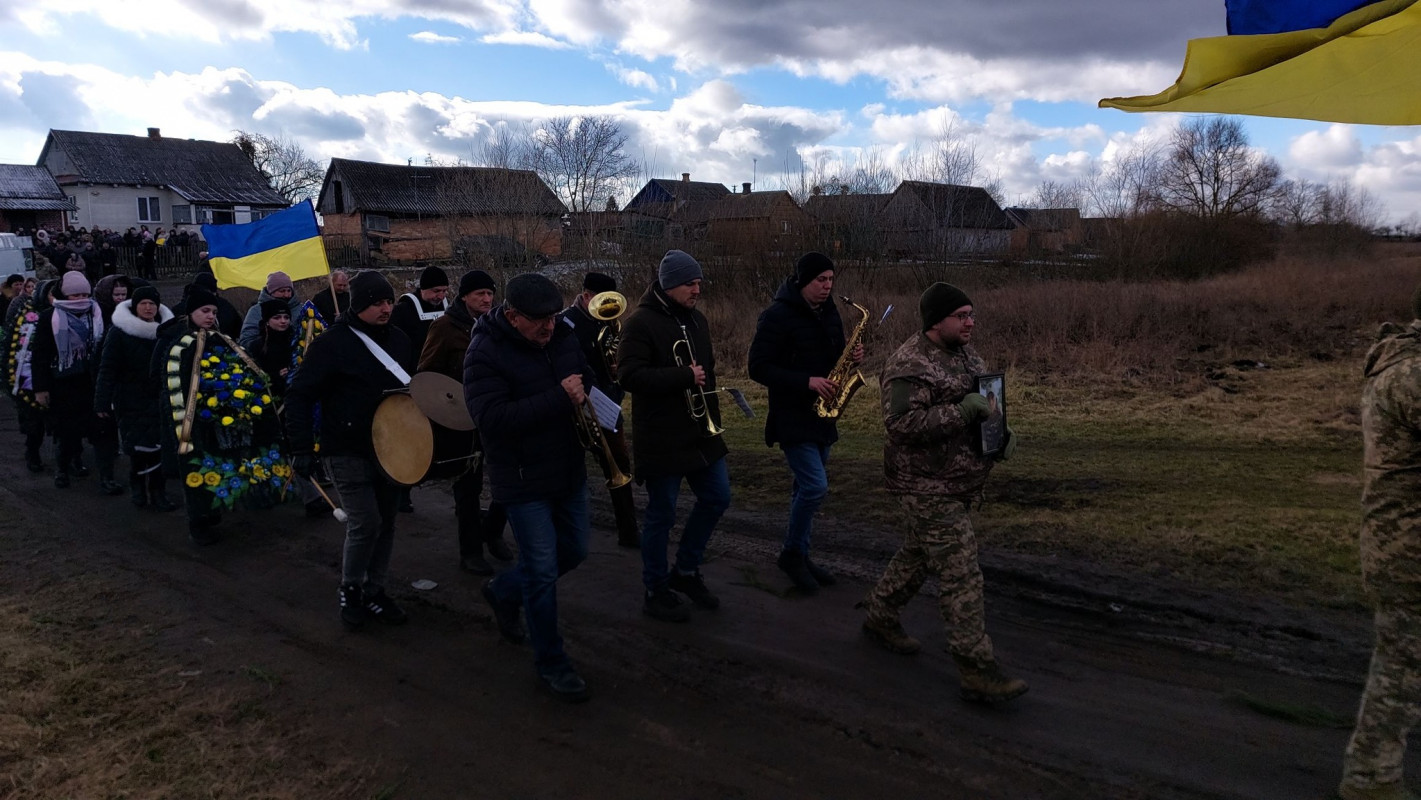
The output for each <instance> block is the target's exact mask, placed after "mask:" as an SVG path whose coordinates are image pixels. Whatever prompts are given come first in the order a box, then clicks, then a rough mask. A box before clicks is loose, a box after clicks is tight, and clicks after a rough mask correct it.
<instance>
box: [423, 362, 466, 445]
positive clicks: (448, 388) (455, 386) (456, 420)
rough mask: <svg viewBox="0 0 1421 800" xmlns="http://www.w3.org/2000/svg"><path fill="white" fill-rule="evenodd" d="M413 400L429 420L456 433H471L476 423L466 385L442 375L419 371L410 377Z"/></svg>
mask: <svg viewBox="0 0 1421 800" xmlns="http://www.w3.org/2000/svg"><path fill="white" fill-rule="evenodd" d="M410 397H413V398H414V402H415V404H416V405H418V406H419V410H420V411H423V412H424V415H425V416H426V417H429V418H430V419H432V420H434V421H435V422H437V423H439V424H440V425H443V426H444V427H446V428H448V429H450V430H454V431H471V430H473V429H474V420H473V418H471V417H470V416H469V409H468V407H467V406H465V405H464V386H463V384H461V383H459V382H458V381H456V380H454V379H453V378H451V377H449V376H448V375H445V374H443V373H440V372H419V373H416V374H415V376H414V377H413V378H410Z"/></svg>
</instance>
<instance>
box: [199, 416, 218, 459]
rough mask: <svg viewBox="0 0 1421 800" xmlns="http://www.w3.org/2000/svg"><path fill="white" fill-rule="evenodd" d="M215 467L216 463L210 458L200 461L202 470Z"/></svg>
mask: <svg viewBox="0 0 1421 800" xmlns="http://www.w3.org/2000/svg"><path fill="white" fill-rule="evenodd" d="M203 413H206V412H203ZM215 466H217V462H216V461H213V460H212V459H211V458H204V459H203V460H202V468H203V469H212V468H213V467H215Z"/></svg>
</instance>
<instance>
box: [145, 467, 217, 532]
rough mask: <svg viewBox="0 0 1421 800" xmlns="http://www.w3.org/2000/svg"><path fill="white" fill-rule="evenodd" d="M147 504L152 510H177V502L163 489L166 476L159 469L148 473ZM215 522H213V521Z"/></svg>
mask: <svg viewBox="0 0 1421 800" xmlns="http://www.w3.org/2000/svg"><path fill="white" fill-rule="evenodd" d="M147 477H148V505H149V506H151V507H152V508H153V510H154V511H177V510H178V504H177V503H174V502H173V500H172V498H170V497H168V494H167V492H164V491H163V484H165V483H167V478H164V477H163V471H162V470H161V469H155V470H153V471H152V472H150V473H148V475H147ZM214 524H215V523H214Z"/></svg>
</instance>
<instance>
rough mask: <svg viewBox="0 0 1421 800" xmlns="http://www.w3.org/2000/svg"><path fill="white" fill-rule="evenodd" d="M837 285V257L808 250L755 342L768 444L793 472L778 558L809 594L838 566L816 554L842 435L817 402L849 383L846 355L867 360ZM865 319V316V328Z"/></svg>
mask: <svg viewBox="0 0 1421 800" xmlns="http://www.w3.org/2000/svg"><path fill="white" fill-rule="evenodd" d="M833 291H834V262H833V261H832V260H830V259H829V257H828V256H826V255H824V254H822V253H805V254H804V255H803V256H802V257H801V258H800V259H799V262H798V263H797V264H795V268H794V274H793V275H790V276H789V277H788V278H786V279H785V282H784V283H783V284H782V285H781V286H780V288H779V291H778V292H776V293H775V298H774V301H773V302H771V303H770V306H769V307H768V308H766V309H765V310H764V311H763V312H762V313H761V314H760V320H759V323H758V324H757V325H756V326H755V338H754V339H753V340H752V341H751V343H750V365H749V366H750V378H751V379H752V380H754V381H755V382H757V383H762V384H764V385H765V387H766V388H768V389H769V393H770V413H769V415H768V416H767V417H766V419H765V444H766V446H769V447H773V446H774V445H775V444H776V443H778V444H779V446H780V450H781V451H782V452H783V453H784V456H785V463H786V464H787V465H788V466H789V471H790V474H791V475H792V476H793V481H792V482H791V484H790V492H789V522H788V524H787V525H786V526H785V538H784V548H783V549H782V550H781V551H780V555H779V560H778V562H777V563H778V566H779V568H780V569H781V570H783V571H784V572H785V574H786V575H788V576H789V578H790V580H791V581H793V582H794V585H795V587H796V588H797V589H799V591H801V592H803V593H805V594H813V593H814V592H815V591H817V590H818V589H819V587H820V586H832V585H833V584H834V583H835V579H834V575H833V573H831V572H829V571H828V570H826V569H824V568H823V567H820V566H819V565H818V564H816V563H814V561H813V560H812V559H811V558H810V556H809V545H810V535H811V533H812V531H813V529H814V515H815V514H816V513H817V512H818V511H819V506H820V505H822V504H823V502H824V498H825V496H826V495H828V493H829V475H828V465H829V450H830V448H831V447H833V445H834V442H836V441H838V439H839V431H838V425H837V422H836V418H835V417H833V416H823V415H821V414H819V413H817V412H816V410H815V406H816V404H818V403H819V402H820V401H823V402H825V403H832V402H833V401H834V399H835V398H836V397H837V396H838V394H839V392H840V391H841V389H843V388H844V387H842V386H841V385H840V383H839V382H837V381H835V380H833V372H834V367H835V365H836V364H837V363H839V362H840V361H841V357H846V360H845V363H846V364H848V365H851V366H852V365H857V364H858V362H859V361H861V360H862V359H863V344H862V343H861V341H859V337H858V336H855V337H854V342H853V343H852V344H851V345H846V344H845V339H844V326H843V322H842V320H841V319H840V317H839V309H838V307H837V306H835V305H834V300H833ZM862 326H863V322H862V320H861V321H860V323H859V328H858V330H860V331H861V330H862Z"/></svg>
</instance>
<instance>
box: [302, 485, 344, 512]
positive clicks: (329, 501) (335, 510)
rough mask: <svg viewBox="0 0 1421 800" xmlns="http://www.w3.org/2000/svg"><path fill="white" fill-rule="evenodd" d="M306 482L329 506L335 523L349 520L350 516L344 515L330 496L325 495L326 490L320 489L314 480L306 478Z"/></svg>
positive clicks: (342, 510)
mask: <svg viewBox="0 0 1421 800" xmlns="http://www.w3.org/2000/svg"><path fill="white" fill-rule="evenodd" d="M306 480H308V481H310V482H311V485H312V486H314V487H316V491H317V492H320V493H321V497H322V498H323V499H324V500H325V501H326V502H327V503H328V504H330V507H331V516H333V517H335V518H336V522H345V521H346V520H348V519H350V515H349V514H347V513H345V509H343V508H341V507H340V506H338V505H336V504H335V502H334V501H332V500H331V496H330V495H328V494H326V490H325V489H322V488H321V484H319V483H317V482H316V480H315V479H314V478H307V479H306Z"/></svg>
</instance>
